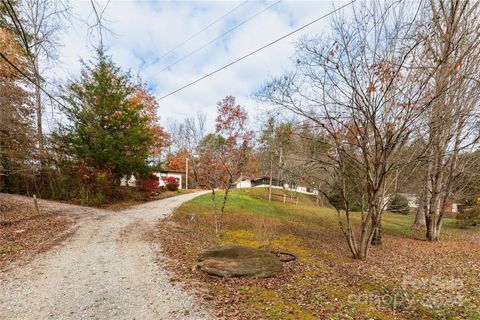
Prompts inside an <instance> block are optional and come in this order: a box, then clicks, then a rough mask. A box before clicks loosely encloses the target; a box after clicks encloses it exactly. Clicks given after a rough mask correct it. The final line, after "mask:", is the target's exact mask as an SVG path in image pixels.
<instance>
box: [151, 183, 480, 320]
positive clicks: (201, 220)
mask: <svg viewBox="0 0 480 320" xmlns="http://www.w3.org/2000/svg"><path fill="white" fill-rule="evenodd" d="M266 195H267V193H266V190H265V189H264V190H262V189H258V188H255V189H246V190H234V191H233V192H232V194H231V196H230V198H229V200H228V203H227V209H226V212H227V213H226V217H225V228H224V230H223V233H222V237H221V238H220V239H217V238H215V237H214V235H213V217H212V215H211V211H210V210H211V202H210V201H211V200H210V196H209V195H204V196H201V197H198V198H195V199H193V200H191V201H189V202H187V203H185V204H184V205H182V206H181V207H180V208H179V209H177V210H176V211H175V213H174V215H173V216H172V217H170V218H169V220H168V223H165V224H163V225H161V226H159V232H158V238H159V241H160V242H161V243H162V245H163V248H164V251H165V253H166V254H167V255H168V256H169V257H170V258H172V261H171V267H172V270H175V272H176V274H177V280H180V279H181V280H182V281H185V282H186V283H187V284H188V283H191V282H192V281H193V282H195V283H197V284H198V283H199V282H200V284H201V286H200V287H202V288H204V289H205V290H206V291H207V292H208V293H207V294H203V295H202V296H203V297H204V298H206V299H207V300H208V301H210V300H213V304H215V305H216V307H217V308H220V310H221V311H219V315H228V316H229V317H233V318H237V319H264V318H268V319H317V318H320V319H323V318H325V317H328V318H330V319H350V317H349V316H348V315H355V317H354V318H355V319H371V318H375V319H432V318H435V317H436V318H446V319H453V315H454V314H455V315H462V316H463V317H464V318H467V319H477V318H475V317H477V313H476V311H475V310H478V308H479V305H478V301H479V299H478V298H480V292H479V290H478V288H479V286H480V282H479V279H480V278H479V277H478V276H479V271H480V263H479V261H480V259H479V258H480V252H479V250H478V244H479V243H480V237H479V235H478V231H476V230H470V231H468V232H464V231H462V233H460V230H459V229H457V228H456V226H455V222H454V221H452V220H448V221H446V223H445V239H444V240H443V241H442V242H441V243H429V242H425V241H421V240H419V239H421V236H422V233H421V232H419V231H414V230H411V229H410V225H411V224H412V222H413V217H412V216H404V215H397V214H391V213H386V214H385V216H384V219H383V225H384V230H385V237H384V244H383V245H382V246H380V247H373V248H372V249H371V253H370V257H369V259H368V261H366V262H361V261H355V260H353V259H351V258H350V253H349V250H348V248H347V245H346V241H345V239H344V238H343V234H342V233H341V231H340V228H339V226H338V222H337V215H336V212H335V211H334V210H332V209H328V208H320V207H316V206H314V201H312V199H308V198H306V199H303V201H299V203H301V204H298V205H295V204H288V203H287V204H284V203H282V202H281V201H272V202H271V203H269V202H268V201H267V200H266V199H265V198H266ZM472 241H474V242H475V243H476V244H477V245H476V246H474V245H472ZM225 243H238V244H241V245H246V246H251V247H257V248H258V247H263V248H267V249H273V250H278V251H283V252H290V253H294V254H295V255H297V256H298V257H299V260H298V261H297V262H294V263H290V264H288V265H286V267H285V272H284V273H283V274H282V275H280V276H277V277H275V278H272V279H266V280H244V279H242V280H241V279H234V280H231V279H230V280H223V279H219V278H215V277H210V276H206V275H204V274H202V273H200V272H199V271H195V272H193V273H192V272H191V266H192V265H193V264H194V262H195V258H196V255H197V253H198V252H199V251H200V250H201V249H203V248H208V247H211V246H215V245H218V244H225ZM439 260H440V261H441V262H442V263H441V265H442V268H440V269H437V270H435V271H434V272H432V269H431V264H432V262H433V261H437V262H438V261H439ZM452 279H456V280H457V281H460V282H461V283H462V286H461V287H455V288H452V287H448V286H446V289H445V290H443V291H439V290H438V288H437V287H436V286H438V283H437V282H438V281H441V282H442V283H447V284H448V283H449V282H448V281H452ZM418 283H423V286H422V287H421V288H419V287H418V286H416V284H418ZM467 293H468V296H469V297H471V299H469V302H465V303H464V304H463V306H459V305H457V304H455V303H453V304H449V302H451V301H450V300H449V299H450V298H448V297H452V296H455V295H466V294H467ZM407 297H408V298H409V299H410V300H407V299H406V298H407ZM432 297H435V298H436V299H444V300H445V301H444V302H445V303H443V304H440V305H441V306H442V307H441V308H428V306H426V305H427V303H426V302H425V301H427V299H429V298H432ZM381 299H385V301H383V300H381ZM441 301H443V300H441Z"/></svg>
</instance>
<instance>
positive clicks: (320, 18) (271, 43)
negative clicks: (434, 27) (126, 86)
mask: <svg viewBox="0 0 480 320" xmlns="http://www.w3.org/2000/svg"><path fill="white" fill-rule="evenodd" d="M355 1H356V0H353V1H350V2H349V3H347V4H345V5H343V6H341V7H339V8H337V9H335V10H333V11H330V12H329V13H327V14H324V15H323V16H321V17H319V18H317V19H315V20H313V21H310V22H309V23H307V24H304V25H303V26H301V27H299V28H297V29H295V30H293V31H291V32H289V33H287V34H285V35H283V36H281V37H280V38H277V39H275V40H273V41H272V42H269V43H267V44H265V45H264V46H262V47H260V48H258V49H256V50H254V51H251V52H249V53H247V54H246V55H244V56H241V57H240V58H238V59H236V60H234V61H232V62H230V63H228V64H226V65H224V66H223V67H220V68H218V69H216V70H214V71H212V72H210V73H208V74H206V75H204V76H202V77H200V78H198V79H196V80H194V81H192V82H190V83H188V84H186V85H184V86H182V87H180V88H178V89H176V90H174V91H172V92H170V93H168V94H166V95H164V96H161V97H160V98H158V99H157V101H160V100H163V99H165V98H167V97H169V96H171V95H173V94H175V93H177V92H179V91H181V90H183V89H185V88H188V87H190V86H192V85H194V84H196V83H197V82H200V81H202V80H203V79H205V78H208V77H210V76H212V75H214V74H215V73H217V72H220V71H222V70H224V69H226V68H228V67H230V66H232V65H234V64H235V63H237V62H240V61H242V60H243V59H246V58H248V57H250V56H252V55H254V54H255V53H257V52H259V51H262V50H263V49H266V48H268V47H270V46H271V45H273V44H275V43H277V42H279V41H281V40H283V39H285V38H287V37H289V36H291V35H292V34H294V33H297V32H299V31H300V30H303V29H305V28H307V27H309V26H311V25H312V24H314V23H316V22H318V21H320V20H322V19H325V18H326V17H328V16H330V15H332V14H334V13H336V12H338V11H340V10H342V9H344V8H346V7H347V6H349V5H351V4H352V3H354V2H355Z"/></svg>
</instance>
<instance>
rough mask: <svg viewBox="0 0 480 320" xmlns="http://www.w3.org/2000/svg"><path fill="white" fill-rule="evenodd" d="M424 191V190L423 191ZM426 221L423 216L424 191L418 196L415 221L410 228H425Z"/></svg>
mask: <svg viewBox="0 0 480 320" xmlns="http://www.w3.org/2000/svg"><path fill="white" fill-rule="evenodd" d="M425 192H426V191H425ZM426 226H427V221H426V218H425V193H424V194H422V196H421V197H420V201H419V204H418V208H417V211H416V212H415V222H414V223H413V225H412V229H418V230H425V228H426Z"/></svg>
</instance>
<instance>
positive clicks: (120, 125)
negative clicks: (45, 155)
mask: <svg viewBox="0 0 480 320" xmlns="http://www.w3.org/2000/svg"><path fill="white" fill-rule="evenodd" d="M66 92H67V94H66V96H65V101H66V107H65V108H64V110H63V111H64V113H65V116H66V117H67V120H68V123H67V124H66V125H63V126H61V128H60V130H59V131H58V132H57V134H56V138H57V142H58V144H57V145H58V146H59V147H60V149H61V150H62V151H63V152H62V153H63V154H64V155H66V157H65V158H64V159H66V160H81V161H84V162H85V163H86V164H87V165H89V166H91V167H94V168H98V169H101V168H108V169H109V170H111V172H112V175H113V177H114V178H115V181H117V182H118V181H119V179H120V178H121V177H122V176H124V175H132V174H138V175H144V174H147V173H148V171H149V159H150V157H151V156H153V155H157V154H158V153H159V152H160V150H161V149H162V148H163V146H165V145H166V143H167V138H168V136H167V134H166V133H165V132H164V130H163V129H162V128H161V127H159V126H158V124H157V117H156V113H155V109H156V107H157V105H156V103H155V100H154V98H153V97H152V96H151V94H150V93H149V92H148V90H147V89H146V88H145V86H144V85H139V84H137V83H135V82H134V81H133V80H132V77H131V75H130V74H129V73H125V72H122V71H121V70H120V68H119V67H117V66H116V65H115V64H114V63H113V61H112V59H111V58H110V57H109V56H107V55H106V54H105V53H104V52H103V51H102V50H99V51H98V53H97V57H96V61H95V62H94V63H90V64H86V63H84V67H83V70H82V72H81V76H80V78H79V79H77V80H74V81H71V82H70V83H69V84H68V86H67V88H66Z"/></svg>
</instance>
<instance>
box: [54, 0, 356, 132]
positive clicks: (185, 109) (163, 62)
mask: <svg viewBox="0 0 480 320" xmlns="http://www.w3.org/2000/svg"><path fill="white" fill-rule="evenodd" d="M346 2H347V1H333V2H332V1H331V0H325V1H323V0H320V1H292V0H291V1H286V0H283V1H277V0H275V1H252V0H250V1H243V0H242V1H174V2H170V1H125V0H123V1H116V0H112V1H110V2H108V3H107V2H106V1H100V0H96V1H95V4H96V7H97V10H98V11H102V10H103V9H105V11H104V14H103V19H104V20H103V22H104V24H105V26H106V27H107V28H108V29H109V30H110V31H111V32H108V31H104V32H103V35H104V45H105V47H106V48H107V50H108V52H109V53H110V54H111V55H112V56H113V59H114V61H115V62H116V63H117V64H118V65H119V66H121V67H123V68H125V69H129V70H131V72H132V73H133V74H139V75H140V76H141V77H142V78H143V79H144V80H145V81H147V82H148V84H149V85H150V87H151V89H152V91H153V92H154V94H155V95H156V96H157V97H158V98H160V97H162V96H164V95H165V94H168V93H170V92H171V91H173V90H176V89H178V88H179V87H182V86H183V85H185V84H187V83H189V82H191V81H193V80H196V79H197V78H199V77H201V76H203V75H205V74H208V73H210V72H211V71H213V70H215V69H218V68H219V67H222V66H223V65H225V64H227V63H229V62H231V61H233V60H235V59H237V58H239V57H241V56H243V55H244V54H247V53H249V52H250V51H253V50H255V49H257V48H259V47H261V46H263V45H265V44H266V43H269V42H270V41H272V40H274V39H276V38H278V37H280V36H282V35H284V34H286V33H288V32H290V31H292V30H294V29H296V28H298V27H300V26H302V25H304V24H306V23H308V22H310V21H312V20H314V19H316V18H318V17H320V16H322V15H324V14H326V13H328V12H329V11H331V10H332V9H333V8H335V7H340V6H342V5H343V4H345V3H346ZM72 5H73V8H72V9H73V11H72V14H73V15H74V17H75V18H76V19H75V20H76V21H75V22H74V23H73V25H71V26H68V28H67V29H66V30H65V32H64V34H63V35H62V39H61V42H63V46H62V47H61V48H60V57H61V63H60V64H59V65H58V68H59V71H58V72H59V73H61V74H63V75H64V76H65V77H67V76H72V75H75V74H78V71H79V70H80V62H79V60H80V58H83V59H88V58H89V57H91V56H92V52H93V46H94V45H95V44H98V38H99V37H98V32H95V31H94V30H90V32H89V28H88V25H89V24H90V25H93V24H94V23H95V19H96V17H95V15H94V14H93V11H92V5H91V3H90V1H89V0H82V1H79V0H76V1H72ZM232 9H234V10H233V11H232ZM230 11H231V12H230ZM262 11H263V12H262ZM228 12H230V13H229V14H228V15H227V16H225V17H224V18H223V19H221V20H219V21H218V22H217V23H215V24H213V25H211V26H210V27H209V28H208V29H207V30H205V31H204V32H201V33H200V34H198V35H197V36H196V37H194V38H192V39H191V40H189V41H187V42H186V43H185V44H184V45H182V46H180V47H179V48H177V49H175V50H173V51H172V52H171V53H169V54H168V55H166V56H165V54H166V53H168V52H169V51H171V49H173V48H175V47H177V46H178V45H179V44H180V43H182V42H184V40H186V39H188V38H190V37H191V36H192V35H195V34H196V33H198V32H199V31H201V30H202V29H204V28H205V27H206V26H208V25H210V24H211V23H212V22H215V21H216V20H218V19H219V18H220V17H222V16H224V15H225V14H226V13H228ZM252 17H253V18H252ZM248 19H250V20H249V21H248V22H245V23H244V21H245V20H248ZM239 24H242V25H241V26H239V27H238V28H236V29H235V30H234V31H232V32H229V33H228V34H226V35H224V36H222V37H221V38H220V39H218V40H216V41H214V42H213V43H211V44H210V45H208V46H206V47H205V48H203V49H201V50H198V52H196V53H195V54H192V55H191V56H190V57H188V58H185V59H183V57H185V56H186V55H188V54H190V53H191V52H192V51H195V50H197V49H198V48H200V47H202V46H204V45H205V44H207V43H209V42H212V40H214V39H215V38H218V37H220V36H221V35H222V34H224V33H226V32H227V31H229V30H230V29H232V28H234V27H236V26H237V25H239ZM328 29H329V23H328V19H325V20H322V21H320V22H317V23H315V24H314V25H312V26H310V27H308V28H306V29H304V30H302V31H301V32H299V33H297V34H295V35H294V36H292V37H289V38H287V39H284V40H282V41H281V42H279V43H277V44H275V45H273V46H271V47H269V48H267V49H265V50H263V51H261V52H259V53H257V54H255V55H253V56H250V57H249V58H247V59H245V60H243V61H241V62H239V63H237V64H235V65H233V66H231V67H229V68H227V69H225V70H223V71H221V72H219V73H217V74H215V75H213V76H211V77H209V78H207V79H205V80H203V81H201V82H199V83H197V84H195V85H193V86H191V87H189V88H187V89H184V90H182V91H180V92H178V93H176V94H174V95H172V96H169V97H168V98H165V99H162V100H161V101H159V105H160V108H159V111H158V112H159V115H160V116H161V118H162V122H163V123H164V124H165V122H167V121H168V120H169V119H172V118H173V119H178V120H181V119H183V118H184V117H186V116H190V115H194V114H195V113H197V112H199V111H203V112H205V113H206V114H207V116H208V119H209V122H210V123H212V122H213V119H214V116H215V112H216V102H217V101H219V100H220V99H221V98H223V97H225V96H226V95H234V96H236V97H237V102H238V103H240V104H242V105H243V106H245V107H246V109H247V110H248V111H249V113H250V115H251V118H252V119H254V118H255V116H256V115H257V114H259V113H260V112H261V110H262V106H259V105H258V104H257V103H256V102H255V101H254V100H253V99H251V95H252V93H253V92H255V90H256V89H258V88H259V86H261V84H262V83H264V82H265V81H266V80H268V79H269V78H271V77H272V76H275V75H279V74H281V73H282V71H284V70H286V69H288V68H289V66H290V58H291V57H292V55H293V53H294V42H295V39H298V38H299V37H302V36H308V35H315V34H318V33H323V32H328ZM162 56H164V57H162ZM161 57H162V58H161ZM159 58H161V59H159ZM180 59H183V60H181V61H180V62H178V63H176V62H177V61H178V60H180ZM174 63H176V64H175V65H174V66H171V67H169V68H167V67H168V66H170V65H172V64H174Z"/></svg>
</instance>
